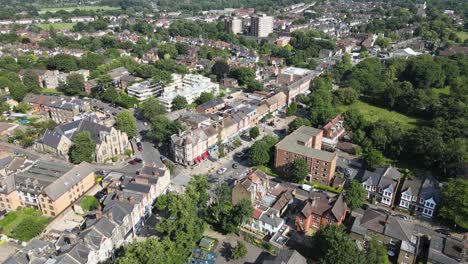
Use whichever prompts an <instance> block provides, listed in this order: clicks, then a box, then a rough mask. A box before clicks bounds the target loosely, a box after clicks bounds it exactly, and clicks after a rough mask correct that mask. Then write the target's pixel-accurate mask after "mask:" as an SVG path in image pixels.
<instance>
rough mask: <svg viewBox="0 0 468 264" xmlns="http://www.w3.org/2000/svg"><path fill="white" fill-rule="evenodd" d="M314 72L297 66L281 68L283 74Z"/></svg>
mask: <svg viewBox="0 0 468 264" xmlns="http://www.w3.org/2000/svg"><path fill="white" fill-rule="evenodd" d="M309 73H312V71H311V70H309V69H303V68H297V67H287V68H285V69H282V70H281V74H289V75H292V74H294V75H306V74H309Z"/></svg>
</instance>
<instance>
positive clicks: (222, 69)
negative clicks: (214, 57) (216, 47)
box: [211, 60, 230, 81]
mask: <svg viewBox="0 0 468 264" xmlns="http://www.w3.org/2000/svg"><path fill="white" fill-rule="evenodd" d="M229 69H230V68H229V64H227V62H225V61H223V60H218V61H216V62H215V63H214V64H213V67H211V73H212V74H214V75H216V79H218V81H219V80H221V79H222V78H224V77H226V75H227V74H228V73H229Z"/></svg>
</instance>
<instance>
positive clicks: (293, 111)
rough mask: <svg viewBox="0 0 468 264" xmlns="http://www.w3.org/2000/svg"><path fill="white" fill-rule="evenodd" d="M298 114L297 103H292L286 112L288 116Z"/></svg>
mask: <svg viewBox="0 0 468 264" xmlns="http://www.w3.org/2000/svg"><path fill="white" fill-rule="evenodd" d="M296 112H297V103H295V102H292V103H291V104H290V105H289V107H288V109H287V110H286V115H287V116H293V115H295V114H296Z"/></svg>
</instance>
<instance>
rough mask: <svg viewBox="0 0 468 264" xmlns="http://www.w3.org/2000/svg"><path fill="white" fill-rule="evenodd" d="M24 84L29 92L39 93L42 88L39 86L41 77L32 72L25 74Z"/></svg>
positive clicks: (28, 71) (27, 71)
mask: <svg viewBox="0 0 468 264" xmlns="http://www.w3.org/2000/svg"><path fill="white" fill-rule="evenodd" d="M23 84H24V85H25V86H26V89H27V90H28V91H31V92H34V93H39V91H40V90H41V87H40V85H39V77H38V76H37V74H36V73H35V72H33V71H31V70H26V71H25V72H24V74H23Z"/></svg>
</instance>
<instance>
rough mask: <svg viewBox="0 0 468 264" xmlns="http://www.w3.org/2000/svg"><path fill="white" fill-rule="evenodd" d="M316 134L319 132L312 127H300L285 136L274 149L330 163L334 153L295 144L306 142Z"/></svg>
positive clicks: (319, 131)
mask: <svg viewBox="0 0 468 264" xmlns="http://www.w3.org/2000/svg"><path fill="white" fill-rule="evenodd" d="M318 133H321V130H319V129H316V128H312V127H307V126H301V127H300V128H298V129H297V130H296V131H294V132H293V133H291V134H290V135H288V136H286V137H285V138H284V139H283V140H281V141H280V142H279V143H278V144H276V148H278V149H283V150H286V151H288V152H293V153H297V154H300V155H303V156H306V157H311V158H316V159H319V160H323V161H328V162H330V161H332V160H333V159H334V158H335V156H336V153H334V152H328V151H323V150H319V149H314V148H309V147H306V146H303V145H299V144H298V143H297V142H298V141H302V142H306V141H308V140H309V139H310V138H311V137H313V136H316V135H317V134H318Z"/></svg>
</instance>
